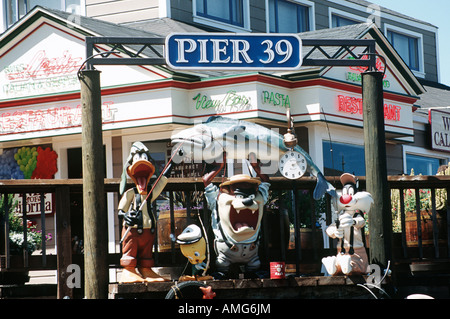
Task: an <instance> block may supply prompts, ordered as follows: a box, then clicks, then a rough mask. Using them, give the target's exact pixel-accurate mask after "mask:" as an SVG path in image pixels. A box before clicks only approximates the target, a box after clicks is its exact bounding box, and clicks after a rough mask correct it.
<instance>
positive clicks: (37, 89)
mask: <svg viewBox="0 0 450 319" xmlns="http://www.w3.org/2000/svg"><path fill="white" fill-rule="evenodd" d="M63 2H64V1H63ZM63 2H61V3H63ZM58 3H59V4H58V6H59V5H61V6H59V7H56V8H50V9H49V8H44V7H40V6H38V7H34V6H33V8H31V9H30V7H31V5H32V4H33V3H32V1H22V2H21V1H20V0H17V1H5V2H3V3H2V5H3V7H2V10H3V11H2V12H1V13H2V17H3V18H4V19H6V20H4V22H3V27H4V32H3V33H2V34H1V36H0V87H1V96H0V123H1V129H0V130H1V131H0V149H1V152H2V153H1V155H0V156H1V158H0V160H1V161H0V165H1V166H2V167H0V173H1V174H2V175H1V178H0V179H10V178H15V179H21V178H57V179H58V178H81V176H82V175H81V174H82V171H81V146H82V145H81V106H80V85H79V81H78V78H77V72H78V70H79V69H80V68H81V67H82V65H83V63H84V61H85V60H86V58H87V57H86V56H85V37H86V36H125V37H165V36H167V35H168V34H170V33H171V32H210V31H230V32H259V33H265V32H295V33H299V35H300V37H301V38H305V39H306V38H309V39H374V40H375V41H376V51H377V53H378V54H379V55H380V56H382V57H384V60H383V59H379V61H377V68H378V69H379V70H380V71H383V72H384V79H383V86H384V116H385V130H386V147H387V156H388V161H387V163H388V174H390V175H396V174H409V172H410V170H411V168H414V169H415V172H416V173H423V174H428V175H433V174H435V173H436V171H437V168H438V167H439V165H441V164H446V163H448V162H449V161H450V153H449V150H448V149H447V148H446V146H447V147H448V146H449V145H448V143H447V142H446V140H445V134H446V130H448V127H447V126H445V125H444V127H441V128H437V126H436V125H433V122H432V121H431V119H434V121H435V122H436V123H437V122H442V117H444V118H445V116H446V112H448V110H446V109H445V108H444V109H442V107H445V106H446V105H444V104H442V103H445V101H448V99H446V96H447V95H446V94H448V88H447V87H445V86H442V85H441V86H440V85H438V84H436V83H437V82H438V80H439V72H438V65H439V63H438V62H439V59H438V55H437V50H436V48H437V36H436V35H437V28H436V27H434V26H433V25H431V24H428V23H425V22H421V21H417V20H415V19H413V18H409V17H405V16H403V15H401V14H399V13H396V12H392V11H389V10H387V9H383V8H378V7H376V6H373V5H372V4H370V3H369V2H366V1H356V0H354V1H343V0H331V1H319V0H318V1H306V0H296V1H281V0H278V1H276V0H266V1H255V0H243V1H234V0H229V1H207V0H196V1H174V0H172V1H165V0H161V1H146V2H145V5H144V1H112V2H108V4H104V3H102V1H90V0H85V1H83V0H82V1H78V2H77V1H72V2H70V3H69V1H66V2H64V6H62V4H60V2H58ZM21 4H26V6H24V7H23V8H25V9H26V10H25V9H23V10H24V11H20V10H22V9H20V10H19V11H18V9H19V8H22V7H21ZM40 4H42V3H41V2H40ZM50 4H51V3H50V1H49V5H50ZM131 4H132V5H131ZM150 4H152V5H150ZM8 5H9V7H8ZM124 6H126V8H127V10H124ZM145 6H147V7H145ZM14 8H15V9H14ZM13 9H14V10H13ZM55 9H56V10H55ZM61 9H62V10H61ZM69 9H70V10H69ZM72 9H73V10H75V11H73V10H72ZM294 9H295V10H294ZM71 10H72V11H71ZM67 11H69V12H67ZM14 12H15V13H16V15H15V16H14ZM17 12H19V13H20V12H23V15H22V14H17ZM77 13H81V15H78V14H77ZM287 14H289V15H290V16H289V17H288V16H285V15H287ZM14 17H15V18H14ZM17 18H20V19H17ZM5 21H9V22H8V23H6V22H5ZM284 21H296V22H297V23H294V24H292V23H289V24H288V25H283V22H284ZM291 27H295V29H290V28H291ZM405 37H406V38H405ZM406 43H407V45H406ZM403 44H405V45H406V46H405V47H403ZM100 49H101V50H104V51H108V50H110V48H109V47H108V46H106V45H105V46H101V47H100ZM355 53H360V52H355ZM117 57H121V55H120V54H118V56H117ZM340 57H341V58H343V59H345V58H349V57H348V56H347V55H346V54H345V52H344V53H342V54H341V56H340ZM96 68H97V69H99V70H100V71H101V87H102V116H103V142H104V148H105V160H106V162H105V172H106V177H107V178H119V177H120V176H121V173H122V168H123V163H124V161H125V160H126V158H127V156H128V152H129V149H130V147H131V145H132V143H133V142H135V141H142V142H144V143H145V144H146V145H147V146H148V147H149V149H150V150H151V152H152V157H153V160H154V161H155V164H156V165H157V168H158V169H161V168H162V167H164V165H165V163H166V162H167V160H168V157H169V156H170V149H171V148H170V137H171V135H172V133H173V132H174V131H176V130H177V129H182V128H185V127H188V126H191V125H193V124H196V123H199V122H202V121H205V120H206V119H208V118H209V117H210V116H213V115H222V116H228V117H233V118H236V119H244V120H248V121H252V122H256V123H258V124H261V125H263V126H266V127H268V128H272V129H278V130H280V132H281V133H284V132H285V129H286V110H287V108H289V109H290V110H291V114H292V116H293V119H294V124H295V131H296V133H297V135H298V138H299V144H300V145H301V146H302V147H303V148H304V149H305V150H306V151H307V152H309V154H310V155H311V157H312V158H313V160H314V161H315V163H316V165H317V166H318V167H319V168H320V169H321V170H322V171H323V172H324V174H325V175H327V176H331V175H340V174H342V173H343V172H350V173H353V174H355V175H361V176H363V175H365V168H364V140H363V121H362V96H361V72H364V69H363V68H354V67H353V68H343V67H309V68H306V67H302V68H301V69H300V70H297V71H292V72H270V73H268V72H250V73H248V72H222V71H217V72H215V71H209V72H179V71H177V72H174V71H173V70H170V68H167V67H165V66H158V67H157V66H148V65H139V66H125V65H121V66H98V67H96ZM432 90H436V91H432ZM428 91H431V93H430V92H428ZM431 95H432V96H431ZM437 96H439V97H442V98H441V100H442V101H443V102H441V101H439V103H438V104H436V103H437V101H436V99H435V97H437ZM432 107H440V109H439V110H440V112H439V113H435V114H433V116H429V112H428V109H429V108H432ZM442 114H444V115H442ZM439 116H441V117H439ZM430 121H431V122H430ZM436 123H434V124H436ZM433 126H434V129H435V130H437V131H438V133H434V135H432V132H431V130H430V127H433ZM439 130H440V131H439ZM433 132H434V131H433ZM439 132H441V133H439ZM436 134H437V135H436ZM436 136H438V137H437V138H436ZM433 138H434V141H435V142H436V141H438V142H441V143H440V144H444V145H437V146H436V145H434V144H439V143H434V144H432V142H433ZM442 141H444V142H442ZM331 150H332V152H331ZM28 151H29V153H31V154H34V153H36V154H35V155H32V158H31V162H33V161H35V162H36V164H32V163H31V164H30V165H29V166H28V167H27V166H26V164H28V163H22V162H23V160H24V159H25V158H26V156H27V155H24V158H22V153H23V154H26V153H27V152H28ZM41 153H42V154H43V155H44V156H41V157H40V158H39V159H38V158H37V156H38V155H39V154H41ZM332 154H333V157H332ZM33 156H35V157H33ZM26 159H27V162H28V160H29V159H28V158H26ZM19 161H20V162H19ZM47 162H49V163H50V164H51V166H50V167H52V169H51V170H50V171H49V170H48V169H47V170H46V171H45V170H44V171H42V170H40V169H39V167H44V164H46V163H47ZM22 165H23V167H21V166H22ZM188 166H189V164H188ZM45 167H48V166H45ZM246 167H247V166H246V165H245V160H243V161H235V162H230V163H228V169H227V172H228V174H234V173H241V172H248V171H246ZM157 172H158V170H157ZM44 173H47V174H50V173H51V174H50V176H48V175H45V174H44ZM196 173H197V172H196V170H195V169H192V166H189V167H185V169H183V168H179V169H176V170H175V171H174V175H173V176H176V177H179V176H192V175H193V174H196ZM33 174H34V175H33ZM276 174H278V173H277V172H275V173H274V175H276ZM49 201H50V202H51V198H50V199H49ZM77 201H78V202H79V201H80V198H78V199H75V200H74V203H76V202H77ZM160 205H164V202H163V201H162V202H161V203H160ZM116 206H117V198H116V197H115V195H114V194H109V195H108V200H107V209H108V216H109V217H110V218H109V220H110V224H109V225H108V227H109V240H110V248H109V249H110V252H115V251H118V241H119V239H120V238H119V235H118V234H119V232H118V225H117V224H115V223H114V220H116V219H115V218H114V216H115V213H116V212H115V207H116ZM72 209H73V211H71V214H72V216H74V218H73V220H74V221H75V222H74V223H73V225H72V234H73V235H78V236H80V237H82V227H81V223H77V222H76V221H77V220H78V221H80V220H81V216H82V210H81V208H80V206H79V205H78V206H77V205H74V206H73V207H72ZM53 213H54V210H52V209H49V213H48V216H49V217H48V218H49V219H50V220H52V218H53V217H52V216H53V215H52V214H53ZM30 218H32V217H31V216H30ZM37 222H38V223H39V221H37ZM48 224H49V225H51V224H52V222H49V223H48Z"/></svg>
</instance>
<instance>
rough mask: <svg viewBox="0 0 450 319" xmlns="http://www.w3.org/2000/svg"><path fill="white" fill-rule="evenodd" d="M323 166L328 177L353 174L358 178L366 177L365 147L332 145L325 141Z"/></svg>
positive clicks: (341, 144) (323, 144)
mask: <svg viewBox="0 0 450 319" xmlns="http://www.w3.org/2000/svg"><path fill="white" fill-rule="evenodd" d="M322 146H323V166H324V174H325V175H327V176H340V175H341V174H343V173H351V174H353V175H356V176H364V175H366V168H365V162H364V146H361V145H353V144H345V143H334V142H332V143H330V141H323V142H322Z"/></svg>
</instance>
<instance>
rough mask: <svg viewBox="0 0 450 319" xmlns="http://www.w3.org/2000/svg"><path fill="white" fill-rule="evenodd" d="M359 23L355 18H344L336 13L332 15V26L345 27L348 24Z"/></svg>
mask: <svg viewBox="0 0 450 319" xmlns="http://www.w3.org/2000/svg"><path fill="white" fill-rule="evenodd" d="M357 23H359V22H358V21H355V20H352V19H348V18H344V17H341V16H338V15H336V14H333V15H332V16H331V27H332V28H337V27H344V26H346V25H351V24H357Z"/></svg>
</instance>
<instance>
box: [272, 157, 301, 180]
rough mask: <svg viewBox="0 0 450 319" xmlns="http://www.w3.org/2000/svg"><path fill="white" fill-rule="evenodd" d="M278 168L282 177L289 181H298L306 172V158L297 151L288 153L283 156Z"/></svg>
mask: <svg viewBox="0 0 450 319" xmlns="http://www.w3.org/2000/svg"><path fill="white" fill-rule="evenodd" d="M278 167H279V170H280V173H281V175H283V176H284V177H286V178H289V179H297V178H300V177H302V176H303V174H305V172H306V168H307V163H306V158H305V157H304V156H303V155H302V154H300V153H299V152H296V151H287V152H286V153H284V154H283V156H281V158H280V160H279V162H278Z"/></svg>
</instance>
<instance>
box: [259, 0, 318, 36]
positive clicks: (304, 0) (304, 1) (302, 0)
mask: <svg viewBox="0 0 450 319" xmlns="http://www.w3.org/2000/svg"><path fill="white" fill-rule="evenodd" d="M265 1H266V32H267V33H270V24H269V23H270V19H269V0H265ZM286 1H288V2H292V3H297V4H300V5H302V6H306V7H309V10H308V20H309V30H310V31H314V30H316V7H315V3H314V2H312V1H309V0H286Z"/></svg>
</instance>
